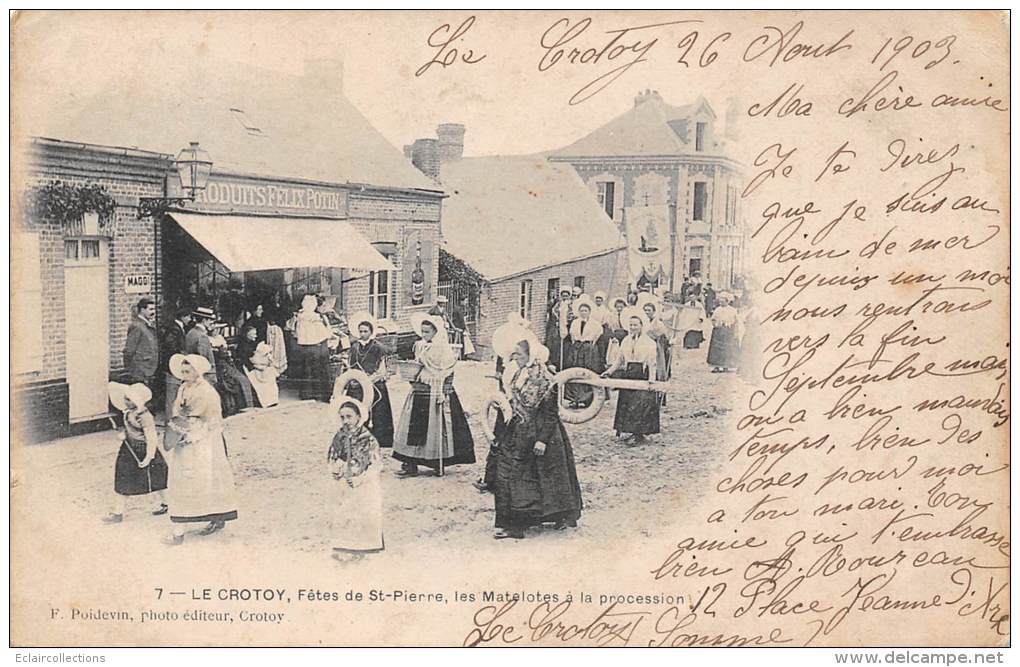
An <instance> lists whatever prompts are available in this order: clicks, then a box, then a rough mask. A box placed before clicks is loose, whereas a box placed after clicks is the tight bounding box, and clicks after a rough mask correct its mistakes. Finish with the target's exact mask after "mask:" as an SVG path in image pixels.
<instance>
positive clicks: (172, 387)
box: [159, 308, 191, 419]
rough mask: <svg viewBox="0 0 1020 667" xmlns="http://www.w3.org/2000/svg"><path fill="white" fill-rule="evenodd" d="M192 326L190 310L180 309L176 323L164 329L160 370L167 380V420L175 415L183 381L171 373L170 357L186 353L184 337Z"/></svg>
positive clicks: (176, 316)
mask: <svg viewBox="0 0 1020 667" xmlns="http://www.w3.org/2000/svg"><path fill="white" fill-rule="evenodd" d="M190 324H191V310H190V309H189V308H178V309H177V312H176V313H175V314H174V321H173V322H171V323H170V324H168V325H167V326H166V328H165V329H163V339H162V341H161V343H160V347H159V352H160V354H159V357H160V359H159V368H160V370H162V371H163V375H164V377H165V378H166V402H165V409H166V413H165V414H166V418H167V419H169V418H170V417H171V416H172V415H173V407H174V401H175V400H176V399H177V390H178V389H180V387H181V381H180V380H179V379H177V377H176V376H174V374H173V373H171V372H170V357H172V356H174V355H175V354H181V353H182V352H184V337H185V336H186V335H187V333H188V326H189V325H190Z"/></svg>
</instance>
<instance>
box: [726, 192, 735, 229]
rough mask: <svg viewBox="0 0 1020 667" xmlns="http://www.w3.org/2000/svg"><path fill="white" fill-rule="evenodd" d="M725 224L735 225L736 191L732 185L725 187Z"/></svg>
mask: <svg viewBox="0 0 1020 667" xmlns="http://www.w3.org/2000/svg"><path fill="white" fill-rule="evenodd" d="M726 224H727V225H731V226H732V225H735V224H737V189H736V188H735V187H733V186H732V185H727V186H726Z"/></svg>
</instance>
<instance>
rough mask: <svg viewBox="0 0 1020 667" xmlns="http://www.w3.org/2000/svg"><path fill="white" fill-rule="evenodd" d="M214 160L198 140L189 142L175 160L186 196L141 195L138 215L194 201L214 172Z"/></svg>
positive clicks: (149, 213) (142, 216)
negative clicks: (200, 145)
mask: <svg viewBox="0 0 1020 667" xmlns="http://www.w3.org/2000/svg"><path fill="white" fill-rule="evenodd" d="M212 165H213V163H212V160H210V159H209V154H208V153H207V152H205V151H204V150H203V149H202V148H200V147H199V145H198V142H197V141H192V142H189V145H188V147H187V148H184V149H181V152H180V153H178V154H177V159H176V160H175V161H174V167H176V169H177V176H178V178H180V180H181V190H183V191H184V192H185V193H187V196H186V197H141V198H139V200H138V217H139V218H145V217H148V216H152V215H159V214H161V213H164V212H165V211H166V210H167V209H168V208H170V207H171V206H174V205H177V204H183V203H185V202H189V201H194V200H195V195H196V194H198V193H199V192H201V191H203V190H205V188H206V186H207V185H208V184H209V175H210V174H211V173H212Z"/></svg>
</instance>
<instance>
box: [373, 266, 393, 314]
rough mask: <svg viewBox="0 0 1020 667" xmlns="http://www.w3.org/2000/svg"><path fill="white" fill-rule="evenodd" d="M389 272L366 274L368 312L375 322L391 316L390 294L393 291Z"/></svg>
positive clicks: (391, 276)
mask: <svg viewBox="0 0 1020 667" xmlns="http://www.w3.org/2000/svg"><path fill="white" fill-rule="evenodd" d="M392 281H393V275H392V272H391V271H372V272H370V273H369V274H368V312H369V313H370V314H371V315H372V317H374V318H375V319H377V320H388V319H390V318H391V317H392V316H393V303H392V300H391V299H390V292H391V291H392V289H393V284H392Z"/></svg>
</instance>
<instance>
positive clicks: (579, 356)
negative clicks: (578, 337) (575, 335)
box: [563, 342, 605, 407]
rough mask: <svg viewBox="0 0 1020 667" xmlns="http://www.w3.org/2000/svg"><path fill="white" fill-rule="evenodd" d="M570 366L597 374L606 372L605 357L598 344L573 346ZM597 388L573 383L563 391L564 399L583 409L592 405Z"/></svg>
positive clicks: (582, 343) (579, 343)
mask: <svg viewBox="0 0 1020 667" xmlns="http://www.w3.org/2000/svg"><path fill="white" fill-rule="evenodd" d="M570 347H571V354H570V365H569V366H567V368H577V367H581V368H587V369H588V370H591V371H594V372H595V373H601V372H602V371H603V370H605V366H604V363H605V362H604V361H603V359H605V356H604V355H600V354H599V348H598V345H597V344H596V343H588V342H578V343H572V344H571V346H570ZM594 394H595V388H594V387H592V386H591V385H590V384H579V383H576V382H575V383H572V384H568V385H567V386H566V388H565V389H564V391H563V397H564V398H565V399H566V400H567V401H568V402H570V403H578V404H580V405H581V406H583V407H588V406H589V405H591V402H592V400H593V399H594Z"/></svg>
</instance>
